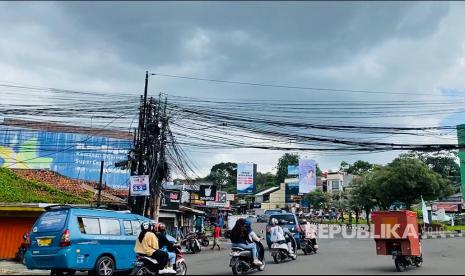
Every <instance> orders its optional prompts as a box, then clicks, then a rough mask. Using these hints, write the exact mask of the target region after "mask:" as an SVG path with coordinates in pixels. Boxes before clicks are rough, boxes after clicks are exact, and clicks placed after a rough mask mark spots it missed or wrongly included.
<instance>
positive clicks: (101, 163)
mask: <svg viewBox="0 0 465 276" xmlns="http://www.w3.org/2000/svg"><path fill="white" fill-rule="evenodd" d="M103 164H104V161H103V160H102V161H100V181H99V182H98V196H97V207H100V203H101V197H102V180H103Z"/></svg>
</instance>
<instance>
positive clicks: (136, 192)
mask: <svg viewBox="0 0 465 276" xmlns="http://www.w3.org/2000/svg"><path fill="white" fill-rule="evenodd" d="M129 182H130V183H129V185H130V186H131V196H149V195H150V183H149V176H148V175H133V176H131V178H130V181H129Z"/></svg>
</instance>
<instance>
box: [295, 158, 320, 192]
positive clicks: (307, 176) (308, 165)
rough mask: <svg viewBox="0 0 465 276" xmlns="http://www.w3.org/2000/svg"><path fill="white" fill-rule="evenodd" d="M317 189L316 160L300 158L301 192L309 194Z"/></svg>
mask: <svg viewBox="0 0 465 276" xmlns="http://www.w3.org/2000/svg"><path fill="white" fill-rule="evenodd" d="M315 189H316V163H315V161H314V160H309V159H300V160H299V194H308V193H310V192H311V191H313V190H315Z"/></svg>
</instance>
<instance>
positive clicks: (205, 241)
mask: <svg viewBox="0 0 465 276" xmlns="http://www.w3.org/2000/svg"><path fill="white" fill-rule="evenodd" d="M195 238H196V239H197V240H199V241H200V244H201V245H202V246H203V247H208V246H209V245H210V240H209V239H208V237H207V235H206V234H205V233H198V234H196V235H195Z"/></svg>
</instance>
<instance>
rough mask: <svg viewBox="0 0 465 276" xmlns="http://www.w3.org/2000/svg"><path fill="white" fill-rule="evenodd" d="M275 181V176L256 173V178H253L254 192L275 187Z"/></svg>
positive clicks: (268, 173) (267, 173)
mask: <svg viewBox="0 0 465 276" xmlns="http://www.w3.org/2000/svg"><path fill="white" fill-rule="evenodd" d="M275 179H276V176H275V175H274V174H272V173H270V172H266V173H261V172H257V176H256V178H255V185H256V190H257V191H263V190H266V189H268V188H271V187H276V181H275Z"/></svg>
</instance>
